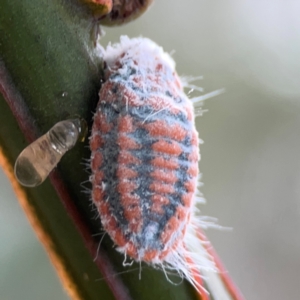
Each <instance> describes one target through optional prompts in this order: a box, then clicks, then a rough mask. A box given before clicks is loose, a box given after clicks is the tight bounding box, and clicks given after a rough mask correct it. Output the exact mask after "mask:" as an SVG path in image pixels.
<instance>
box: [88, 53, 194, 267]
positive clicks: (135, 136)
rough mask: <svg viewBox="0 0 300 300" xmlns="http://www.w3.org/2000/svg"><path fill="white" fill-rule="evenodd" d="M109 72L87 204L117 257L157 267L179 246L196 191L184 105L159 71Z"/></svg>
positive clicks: (189, 113)
mask: <svg viewBox="0 0 300 300" xmlns="http://www.w3.org/2000/svg"><path fill="white" fill-rule="evenodd" d="M123 57H124V55H123V56H121V58H123ZM129 59H130V57H129ZM131 61H132V58H131ZM123 64H124V62H123ZM115 66H116V67H115V69H113V68H110V69H107V70H106V72H105V77H106V81H105V83H104V84H103V85H102V88H101V90H100V94H99V95H100V101H99V103H98V106H97V110H96V113H95V116H94V124H93V128H92V135H91V140H90V147H91V151H92V156H91V157H92V159H91V168H92V173H93V175H92V184H93V190H92V198H93V201H94V203H95V205H96V206H97V208H98V211H99V214H100V217H101V222H102V225H103V227H104V229H105V230H106V232H107V233H108V234H109V235H110V237H111V238H112V240H113V241H114V243H115V244H116V245H117V246H118V250H119V251H121V252H123V253H125V254H126V255H129V256H131V257H132V258H134V259H135V260H137V261H141V260H142V261H146V262H151V263H158V262H160V261H162V260H163V259H164V258H165V257H166V256H167V255H168V254H169V253H170V252H171V251H173V250H175V249H176V247H177V245H178V243H181V242H182V240H183V237H184V234H185V230H186V225H187V223H188V222H189V217H190V212H191V205H192V201H193V197H194V194H195V190H196V182H197V176H198V160H199V154H198V153H199V149H198V136H197V132H196V130H195V127H194V120H193V110H192V105H191V103H190V101H189V99H188V98H187V97H186V96H185V95H184V93H183V92H182V88H181V86H180V83H179V79H178V77H177V75H176V73H175V72H174V71H173V70H169V69H168V68H167V66H165V65H161V64H160V63H159V62H157V64H156V65H154V67H153V68H152V69H147V71H146V72H145V71H143V72H141V71H140V70H139V67H138V65H137V63H136V62H134V63H133V64H131V65H130V67H129V66H127V67H126V72H125V73H124V72H120V69H122V62H120V61H116V63H115Z"/></svg>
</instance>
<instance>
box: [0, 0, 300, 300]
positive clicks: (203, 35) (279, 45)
mask: <svg viewBox="0 0 300 300" xmlns="http://www.w3.org/2000/svg"><path fill="white" fill-rule="evenodd" d="M299 11H300V2H299V1H292V0H285V1H283V0H272V1H271V0H245V1H238V0H227V1H220V0H206V1H205V0H186V1H181V0H172V1H168V0H160V1H156V3H155V4H154V5H153V6H152V7H151V9H150V10H149V11H148V12H147V13H146V14H145V15H144V16H142V17H141V18H140V19H138V20H137V21H135V22H133V23H131V24H128V25H126V26H122V27H119V28H111V29H107V28H106V29H105V31H106V36H105V37H104V38H103V40H102V44H103V45H106V44H107V43H108V42H109V41H113V42H116V41H118V39H119V36H120V35H122V34H126V35H129V36H130V37H135V36H140V35H143V36H145V37H149V38H151V39H153V40H154V41H156V42H157V43H158V44H160V45H161V46H163V47H164V49H165V50H166V51H168V52H171V51H173V50H175V52H174V54H173V57H174V59H175V60H176V62H177V70H178V73H179V74H181V75H191V76H199V75H203V76H204V79H203V80H201V81H198V82H196V84H197V85H199V86H201V87H204V88H205V92H210V91H213V90H216V89H219V88H225V89H226V93H225V94H222V95H220V96H218V97H216V98H212V99H209V100H207V101H206V102H205V105H204V108H205V109H208V110H209V112H207V113H205V114H204V116H202V117H199V118H198V119H197V128H198V130H199V134H200V137H201V138H202V139H203V140H204V144H203V145H202V147H201V156H202V159H201V162H200V170H201V172H202V173H203V182H204V186H203V187H202V192H203V193H204V196H205V198H206V199H207V204H206V205H203V206H202V207H201V211H202V213H203V214H204V215H209V216H214V217H216V218H218V219H219V224H221V225H223V226H228V227H232V228H233V230H232V231H217V230H209V231H208V232H207V234H208V236H209V237H210V239H211V241H212V243H213V245H214V247H215V248H216V250H217V252H218V253H219V255H220V257H221V258H222V260H223V262H224V263H225V265H226V266H227V269H228V270H229V272H230V275H231V276H232V278H233V279H234V280H235V282H236V284H237V285H238V286H239V287H240V289H241V291H242V292H243V294H244V295H245V296H246V298H247V299H254V300H261V299H273V300H276V299H278V300H279V299H299V294H300V236H299V232H300V159H299V154H300V55H299V54H300V18H299ZM0 200H1V201H0V239H1V247H0V262H1V263H0V264H1V267H0V299H6V300H15V299H33V300H34V299H47V295H49V299H67V296H66V295H65V293H64V292H63V290H62V288H61V287H60V284H59V281H58V279H57V277H56V274H55V272H54V270H53V267H52V266H51V265H50V263H49V261H48V259H47V255H46V254H45V253H44V251H43V248H42V246H41V245H40V244H39V242H38V241H37V239H36V237H35V235H34V233H33V232H32V230H31V228H30V226H29V224H28V222H27V220H26V218H25V216H24V214H23V212H22V211H21V209H20V207H19V205H18V203H17V200H16V199H15V196H14V194H13V192H12V190H11V187H10V185H9V182H8V181H7V179H6V178H5V177H4V175H3V174H2V171H1V172H0ZM20 264H21V265H22V268H20ZM29 274H30V276H29ZM16 285H18V289H16V288H14V287H15V286H16ZM48 290H49V293H47V292H46V291H48ZM50 291H51V293H50ZM50 295H51V296H50Z"/></svg>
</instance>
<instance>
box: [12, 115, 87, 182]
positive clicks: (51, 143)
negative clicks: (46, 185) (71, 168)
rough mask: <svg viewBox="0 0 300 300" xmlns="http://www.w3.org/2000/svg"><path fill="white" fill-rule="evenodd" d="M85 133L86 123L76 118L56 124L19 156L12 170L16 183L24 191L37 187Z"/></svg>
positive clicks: (82, 138)
mask: <svg viewBox="0 0 300 300" xmlns="http://www.w3.org/2000/svg"><path fill="white" fill-rule="evenodd" d="M86 132H87V125H86V122H85V121H84V120H82V119H79V118H77V119H69V120H64V121H61V122H58V123H56V124H55V125H54V126H53V127H52V128H51V129H50V130H49V131H48V132H47V133H45V134H44V135H43V136H41V137H40V138H38V139H37V140H36V141H34V142H33V143H31V144H30V145H29V146H27V147H26V148H25V149H24V150H23V151H22V152H21V153H20V155H19V156H18V158H17V160H16V163H15V170H14V171H15V176H16V178H17V180H18V181H19V182H20V183H21V184H22V185H24V186H27V187H35V186H38V185H40V184H41V183H42V182H43V181H44V180H45V179H46V178H47V177H48V175H49V173H50V172H51V171H52V170H53V169H54V168H55V167H56V165H57V164H58V162H59V161H60V159H61V158H62V157H63V155H64V154H65V153H66V152H67V151H68V150H70V149H72V148H73V147H74V145H75V144H76V142H77V141H82V140H84V138H85V135H86Z"/></svg>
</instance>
